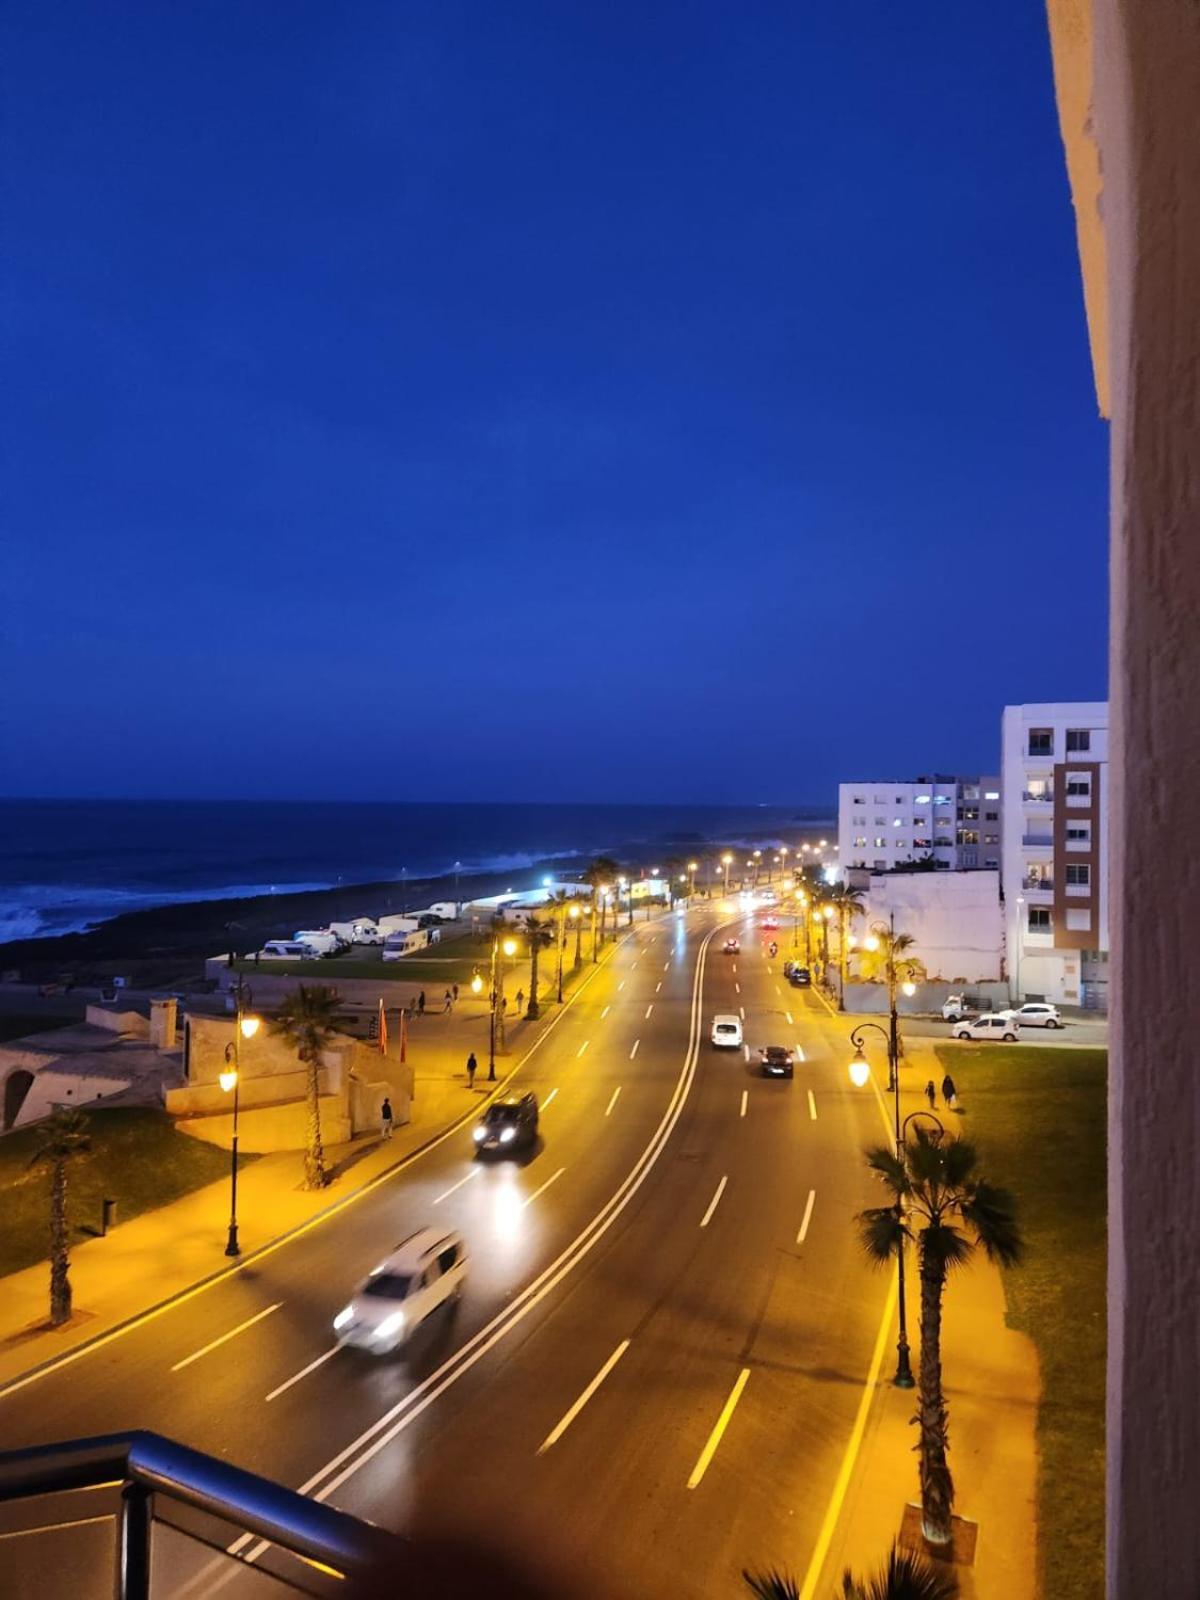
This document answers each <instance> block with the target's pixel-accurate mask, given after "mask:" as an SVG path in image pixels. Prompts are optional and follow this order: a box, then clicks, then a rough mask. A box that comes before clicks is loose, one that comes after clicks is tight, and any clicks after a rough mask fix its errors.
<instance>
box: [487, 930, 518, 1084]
mask: <svg viewBox="0 0 1200 1600" xmlns="http://www.w3.org/2000/svg"><path fill="white" fill-rule="evenodd" d="M516 948H517V946H516V941H515V940H513V939H505V941H504V949H503V953H504V954H505V955H506V956H511V955H513V954H514V953H515V951H516ZM500 955H501V947H500V935H499V934H496V935H494V937H493V939H492V1016H491V1026H490V1027H489V1029H488V1082H489V1083H495V1081H496V1043H497V1034H499V1044H500V1048H501V1050H503V1048H504V1013H503V1011H502V1009H501V1007H502V1005H503V1001H504V965H503V963H502V962H501V960H500Z"/></svg>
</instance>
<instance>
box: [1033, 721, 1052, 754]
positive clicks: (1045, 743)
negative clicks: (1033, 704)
mask: <svg viewBox="0 0 1200 1600" xmlns="http://www.w3.org/2000/svg"><path fill="white" fill-rule="evenodd" d="M1029 754H1030V755H1031V756H1052V755H1053V754H1054V729H1053V728H1030V730H1029Z"/></svg>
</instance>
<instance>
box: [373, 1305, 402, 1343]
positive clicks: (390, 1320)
mask: <svg viewBox="0 0 1200 1600" xmlns="http://www.w3.org/2000/svg"><path fill="white" fill-rule="evenodd" d="M403 1327H404V1313H403V1311H396V1312H393V1314H392V1315H391V1316H390V1317H384V1319H383V1321H382V1322H381V1323H380V1324H379V1326H378V1327H377V1328H376V1329H375V1337H376V1339H378V1340H379V1341H380V1342H381V1343H382V1342H383V1340H384V1339H390V1338H391V1337H392V1335H393V1334H394V1333H399V1332H401V1330H402V1329H403Z"/></svg>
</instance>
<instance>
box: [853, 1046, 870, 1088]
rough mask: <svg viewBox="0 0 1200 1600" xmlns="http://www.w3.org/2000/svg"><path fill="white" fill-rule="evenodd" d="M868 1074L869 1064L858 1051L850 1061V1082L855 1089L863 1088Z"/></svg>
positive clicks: (868, 1076)
mask: <svg viewBox="0 0 1200 1600" xmlns="http://www.w3.org/2000/svg"><path fill="white" fill-rule="evenodd" d="M870 1076H871V1068H870V1064H869V1063H868V1062H867V1061H866V1060H865V1059H864V1057H863V1055H862V1052H861V1051H860V1052H859V1053H858V1055H856V1056H855V1058H854V1060H853V1061H852V1062H851V1063H850V1082H851V1083H852V1084H853V1085H854V1087H855V1088H856V1089H862V1088H865V1086H866V1084H867V1081H868V1079H869V1078H870Z"/></svg>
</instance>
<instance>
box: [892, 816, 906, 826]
mask: <svg viewBox="0 0 1200 1600" xmlns="http://www.w3.org/2000/svg"><path fill="white" fill-rule="evenodd" d="M903 826H904V818H903V817H893V818H892V827H893V828H902V827H903Z"/></svg>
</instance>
